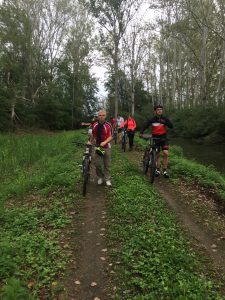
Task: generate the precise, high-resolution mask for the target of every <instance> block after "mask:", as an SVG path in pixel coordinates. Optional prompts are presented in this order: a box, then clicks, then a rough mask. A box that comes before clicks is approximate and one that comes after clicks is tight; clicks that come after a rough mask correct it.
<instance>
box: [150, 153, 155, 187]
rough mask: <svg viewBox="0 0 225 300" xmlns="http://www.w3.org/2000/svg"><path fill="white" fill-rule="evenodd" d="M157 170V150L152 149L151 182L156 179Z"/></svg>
mask: <svg viewBox="0 0 225 300" xmlns="http://www.w3.org/2000/svg"><path fill="white" fill-rule="evenodd" d="M155 171H156V150H155V149H152V151H151V153H150V182H151V183H153V182H154V180H155Z"/></svg>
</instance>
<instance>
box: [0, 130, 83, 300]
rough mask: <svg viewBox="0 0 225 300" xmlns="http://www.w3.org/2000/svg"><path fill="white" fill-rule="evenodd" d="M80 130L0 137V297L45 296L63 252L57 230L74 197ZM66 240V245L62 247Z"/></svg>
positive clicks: (56, 287) (55, 285)
mask: <svg viewBox="0 0 225 300" xmlns="http://www.w3.org/2000/svg"><path fill="white" fill-rule="evenodd" d="M84 139H85V137H84V136H82V134H81V133H80V132H69V133H63V134H57V135H52V136H31V135H26V136H15V135H10V136H8V135H4V136H1V137H0V168H1V170H2V172H1V181H0V226H1V231H0V287H2V288H1V296H0V298H1V299H7V300H10V299H13V300H17V299H23V300H26V299H39V296H40V294H41V295H42V297H44V298H45V299H51V298H52V297H54V295H55V294H57V292H59V291H60V290H61V289H63V287H62V286H61V285H60V283H59V281H58V279H59V278H60V277H62V276H63V272H64V269H65V265H66V263H67V262H68V258H69V256H67V255H66V251H67V247H68V245H66V244H62V243H61V241H62V232H63V229H64V228H65V227H66V226H69V224H70V223H71V221H72V217H71V215H70V212H71V211H72V210H74V209H75V208H76V203H75V202H74V200H75V199H79V198H80V191H79V190H78V189H77V187H76V185H77V183H78V182H79V180H80V170H79V167H78V165H79V164H80V161H81V156H82V148H76V146H74V145H73V144H72V143H71V142H72V141H73V140H80V141H81V140H84ZM66 246H67V247H66Z"/></svg>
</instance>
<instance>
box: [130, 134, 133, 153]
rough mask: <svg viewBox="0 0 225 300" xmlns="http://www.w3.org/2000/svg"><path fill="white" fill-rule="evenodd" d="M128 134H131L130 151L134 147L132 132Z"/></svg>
mask: <svg viewBox="0 0 225 300" xmlns="http://www.w3.org/2000/svg"><path fill="white" fill-rule="evenodd" d="M130 134H131V137H130V149H131V150H132V148H133V145H134V132H133V131H132V132H131V133H130Z"/></svg>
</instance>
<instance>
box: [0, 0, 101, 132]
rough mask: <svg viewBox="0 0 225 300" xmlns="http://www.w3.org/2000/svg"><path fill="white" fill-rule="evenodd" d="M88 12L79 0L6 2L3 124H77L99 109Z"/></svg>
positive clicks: (0, 53)
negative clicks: (92, 63)
mask: <svg viewBox="0 0 225 300" xmlns="http://www.w3.org/2000/svg"><path fill="white" fill-rule="evenodd" d="M37 16H38V17H37ZM88 18H89V16H88V15H87V14H86V11H85V9H84V7H83V6H82V4H81V3H78V1H76V2H74V1H71V0H63V1H59V0H55V1H49V0H43V1H41V0H38V1H20V0H16V1H9V0H7V1H4V2H3V3H2V5H1V7H0V37H1V45H0V86H1V88H0V98H1V103H0V105H1V110H0V130H9V129H11V130H12V129H15V128H17V127H36V128H37V127H42V128H48V129H71V128H75V127H78V126H79V124H80V122H81V121H82V120H83V118H85V116H90V115H91V114H92V113H93V111H95V109H96V102H97V99H96V92H97V83H96V79H95V78H94V76H93V75H92V74H91V72H90V68H91V60H90V52H91V44H92V37H91V35H92V29H93V28H92V26H91V25H90V24H91V22H90V21H89V20H88Z"/></svg>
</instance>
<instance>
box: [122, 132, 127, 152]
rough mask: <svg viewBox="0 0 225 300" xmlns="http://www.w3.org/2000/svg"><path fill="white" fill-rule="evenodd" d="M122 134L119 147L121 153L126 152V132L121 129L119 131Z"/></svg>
mask: <svg viewBox="0 0 225 300" xmlns="http://www.w3.org/2000/svg"><path fill="white" fill-rule="evenodd" d="M121 134H122V142H121V147H122V151H124V152H126V147H127V130H126V128H124V127H123V128H122V131H121Z"/></svg>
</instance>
